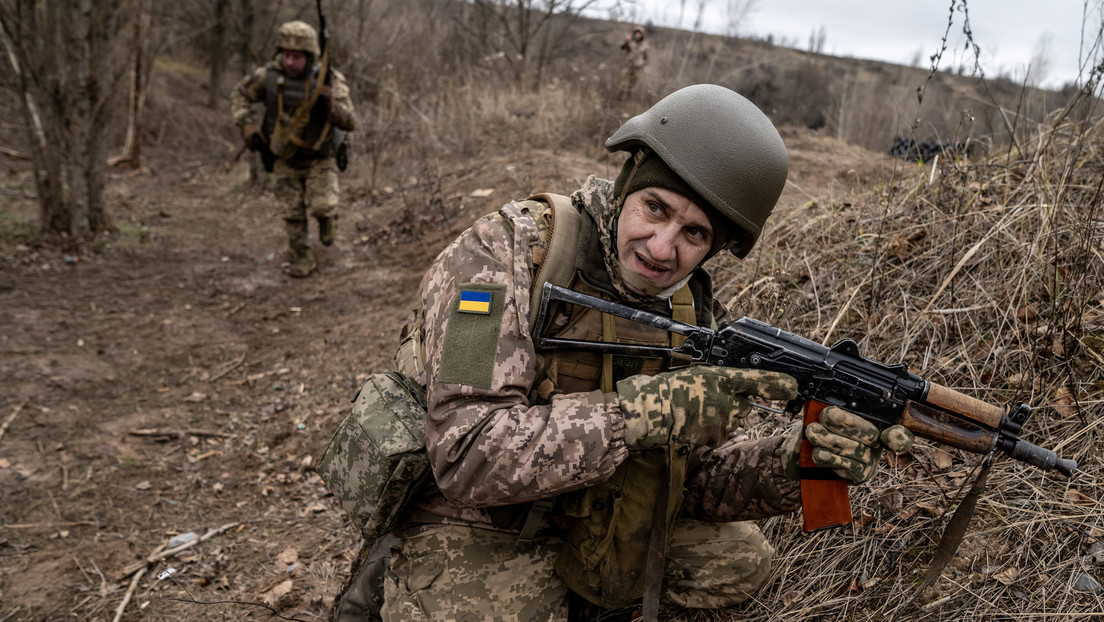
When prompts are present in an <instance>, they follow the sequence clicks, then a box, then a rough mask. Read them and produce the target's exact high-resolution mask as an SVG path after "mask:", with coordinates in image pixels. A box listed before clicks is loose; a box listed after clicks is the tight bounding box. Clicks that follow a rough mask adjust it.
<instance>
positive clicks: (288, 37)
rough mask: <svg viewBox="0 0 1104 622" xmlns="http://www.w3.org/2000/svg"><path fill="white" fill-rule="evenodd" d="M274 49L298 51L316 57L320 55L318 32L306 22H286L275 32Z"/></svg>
mask: <svg viewBox="0 0 1104 622" xmlns="http://www.w3.org/2000/svg"><path fill="white" fill-rule="evenodd" d="M276 49H277V50H280V51H283V50H298V51H300V52H306V53H307V54H314V55H315V56H318V55H319V54H321V50H319V49H318V32H317V31H315V29H314V26H311V25H310V24H308V23H306V22H301V21H298V20H296V21H294V22H287V23H285V24H283V25H281V26H280V29H279V30H277V31H276Z"/></svg>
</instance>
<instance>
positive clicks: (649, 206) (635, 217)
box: [617, 187, 713, 291]
mask: <svg viewBox="0 0 1104 622" xmlns="http://www.w3.org/2000/svg"><path fill="white" fill-rule="evenodd" d="M712 243H713V227H712V225H710V224H709V218H708V217H707V216H706V215H705V212H704V211H702V209H701V208H700V207H698V206H697V205H695V204H694V203H693V202H692V201H690V199H687V198H686V197H684V196H682V195H681V194H679V193H677V192H672V191H671V190H667V189H665V188H656V187H648V188H643V189H641V190H637V191H636V192H634V193H632V194H630V195H629V196H627V197H625V205H624V207H623V208H622V209H621V215H620V216H618V218H617V257H618V259H619V260H620V261H621V266H622V268H623V269H625V270H629V271H631V272H633V273H635V274H636V275H637V276H639V277H641V278H642V279H643V280H644V281H645V282H647V283H649V284H651V285H653V286H655V287H656V288H657V289H658V290H659V291H662V290H665V289H667V288H669V287H671V286H672V285H675V284H676V283H678V282H679V281H681V280H682V279H683V278H685V277H686V275H688V274H690V272H691V271H693V270H694V268H696V267H698V266H699V265H700V264H701V263H702V262H703V261H705V256H706V255H707V254H708V253H709V248H710V246H711V245H712Z"/></svg>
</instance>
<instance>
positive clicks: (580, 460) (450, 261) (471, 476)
mask: <svg viewBox="0 0 1104 622" xmlns="http://www.w3.org/2000/svg"><path fill="white" fill-rule="evenodd" d="M519 209H520V208H518V207H517V206H515V205H513V204H511V205H508V206H506V207H504V208H503V215H505V216H507V217H509V215H516V214H517V210H519ZM523 220H525V219H521V218H518V219H516V220H515V221H514V227H513V230H512V231H511V230H510V229H509V228H507V227H505V226H504V225H503V224H502V222H501V221H500V220H498V219H496V218H484V219H481V220H479V221H477V222H476V223H475V224H474V225H472V227H471V228H470V229H468V230H467V231H465V232H464V233H463V234H461V235H460V236H459V237H458V238H457V239H456V241H454V242H453V243H452V244H451V245H450V246H449V247H447V248H446V249H445V250H443V251H442V252H441V254H440V255H438V257H437V259H436V260H435V261H434V263H433V265H432V267H431V268H430V269H429V271H428V272H427V273H426V275H425V277H424V278H423V280H422V286H421V291H422V304H423V308H424V309H425V324H424V326H425V350H426V370H427V377H428V378H429V379H430V382H429V383H428V386H427V393H428V398H429V422H428V426H427V430H426V443H427V449H428V453H429V456H430V463H431V465H432V468H433V473H434V476H435V479H436V482H437V486H438V487H439V489H440V491H441V492H442V493H444V495H445V497H447V498H448V499H450V500H451V502H452V505H455V506H458V507H480V506H496V505H507V504H515V503H522V502H525V501H532V500H535V499H539V498H543V497H547V496H554V495H557V494H561V493H563V492H567V491H569V490H575V489H578V488H583V487H585V486H587V485H591V484H593V483H596V482H598V481H601V480H602V479H604V478H606V477H608V476H609V475H610V474H611V473H612V472H613V470H614V468H615V467H616V465H617V464H618V463H620V462H621V461H622V460H624V456H625V455H626V453H627V450H626V448H625V446H624V440H623V420H622V419H621V417H620V414H619V412H618V410H617V403H616V395H615V394H603V393H602V392H600V391H591V392H589V393H573V394H569V395H561V396H557V397H556V398H554V399H553V400H552V402H551V403H550V404H542V405H531V404H530V403H529V400H528V395H529V391H530V389H531V388H532V387H533V386H535V384H536V382H537V381H538V376H539V375H540V372H541V366H542V363H541V360H540V358H539V357H538V355H537V352H536V348H535V346H534V344H533V341H532V339H531V337H530V335H529V329H528V311H529V287H530V283H531V279H532V275H531V272H530V267H531V265H532V259H531V258H532V255H531V252H532V246H533V245H534V244H535V243H536V242H538V241H539V237H538V235H537V231H536V226H535V223H533V222H532V219H531V218H530V219H528V220H529V222H528V223H525V222H522V221H523ZM462 283H497V284H504V285H505V286H506V292H505V305H504V312H503V316H502V321H501V324H502V325H501V326H500V327H499V342H498V347H497V353H496V355H495V362H494V371H493V376H492V382H491V387H490V388H488V389H481V388H476V387H471V386H465V385H455V384H443V383H439V382H435V381H434V379H435V378H436V377H437V370H438V369H439V367H440V364H441V358H442V348H443V347H444V343H445V334H446V332H447V330H448V320H449V317H450V314H451V303H452V301H453V299H454V297H455V294H456V291H457V288H458V287H459V286H460V284H462ZM438 510H443V508H440V507H439V508H438ZM451 514H453V515H455V513H454V512H453V513H451ZM484 522H485V523H489V522H490V521H489V519H487V520H485V521H484Z"/></svg>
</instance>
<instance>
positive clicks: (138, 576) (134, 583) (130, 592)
mask: <svg viewBox="0 0 1104 622" xmlns="http://www.w3.org/2000/svg"><path fill="white" fill-rule="evenodd" d="M146 570H147V568H142V569H141V570H139V571H138V572H137V573H135V574H134V578H133V579H131V580H130V587H128V588H127V591H126V594H124V595H123V600H122V602H120V603H119V606H118V608H116V609H115V619H114V620H112V622H119V620H120V619H121V618H122V617H123V611H124V610H125V609H126V606H127V605H128V604H130V599H131V598H133V597H134V592H135V591H136V590H137V589H138V582H139V581H141V580H142V577H143V576H145V574H146Z"/></svg>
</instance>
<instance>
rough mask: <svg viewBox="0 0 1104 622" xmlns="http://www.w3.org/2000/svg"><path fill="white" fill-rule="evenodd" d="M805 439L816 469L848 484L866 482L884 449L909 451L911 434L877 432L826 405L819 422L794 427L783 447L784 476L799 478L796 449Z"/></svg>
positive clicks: (904, 431)
mask: <svg viewBox="0 0 1104 622" xmlns="http://www.w3.org/2000/svg"><path fill="white" fill-rule="evenodd" d="M802 430H804V436H805V439H806V440H808V441H809V444H810V445H811V446H812V459H813V462H815V463H816V464H817V465H818V466H821V467H824V468H828V469H832V471H833V472H835V473H836V475H839V476H840V477H842V478H843V479H845V480H847V481H848V482H850V483H852V484H858V483H861V482H865V481H866V480H868V479H870V476H872V475H873V474H874V471H875V469H876V468H877V466H878V460H879V459H880V458H881V456H882V451H883V450H884V449H889V450H890V451H893V452H897V453H900V452H903V451H908V450H909V449H911V448H912V441H913V435H912V432H909V431H908V429H907V428H905V427H904V426H900V425H894V426H890V427H888V428H886V429H885V430H884V431H882V432H880V433H879V432H878V428H877V427H875V426H874V424H872V423H870V422H869V421H866V420H865V419H863V418H862V417H860V416H858V415H856V414H853V413H850V412H847V411H846V410H844V409H842V408H838V407H835V406H830V407H828V408H825V409H824V410H823V411H821V413H820V420H819V421H817V422H813V423H810V424H809V425H807V426H802V425H795V426H794V427H793V429H792V430H790V434H789V435H788V436H787V438H786V441H785V443H784V445H783V456H784V457H783V460H784V466H785V468H786V475H787V477H789V478H790V479H792V480H795V481H796V480H797V479H799V477H800V467H799V460H800V454H801V452H800V446H801V438H802Z"/></svg>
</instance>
